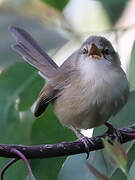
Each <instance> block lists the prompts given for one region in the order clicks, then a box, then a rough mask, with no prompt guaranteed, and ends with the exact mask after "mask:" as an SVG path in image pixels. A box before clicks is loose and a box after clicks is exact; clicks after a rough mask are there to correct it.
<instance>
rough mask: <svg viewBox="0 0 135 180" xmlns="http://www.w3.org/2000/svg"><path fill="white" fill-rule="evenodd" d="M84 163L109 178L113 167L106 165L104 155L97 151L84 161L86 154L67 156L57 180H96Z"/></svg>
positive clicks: (102, 152)
mask: <svg viewBox="0 0 135 180" xmlns="http://www.w3.org/2000/svg"><path fill="white" fill-rule="evenodd" d="M86 162H89V163H90V164H92V165H93V166H94V167H95V168H96V169H97V170H98V171H100V172H102V173H103V174H104V175H106V176H109V175H110V173H111V172H112V168H113V167H112V166H111V164H110V163H108V161H107V159H106V154H105V153H104V151H102V150H98V151H94V152H90V157H89V159H88V160H86V154H78V155H74V156H69V157H68V158H67V159H66V161H65V162H64V164H63V166H62V168H61V171H60V173H59V180H63V179H64V180H69V179H70V180H74V179H78V180H84V179H85V180H90V179H92V180H97V178H96V177H95V176H94V175H93V173H90V171H89V170H88V167H87V165H86ZM113 169H114V168H113Z"/></svg>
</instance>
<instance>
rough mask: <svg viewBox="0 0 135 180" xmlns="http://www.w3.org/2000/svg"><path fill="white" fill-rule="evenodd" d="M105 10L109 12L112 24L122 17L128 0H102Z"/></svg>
mask: <svg viewBox="0 0 135 180" xmlns="http://www.w3.org/2000/svg"><path fill="white" fill-rule="evenodd" d="M100 1H101V3H102V5H103V6H104V8H105V10H106V11H107V13H108V16H109V18H110V20H111V21H112V24H115V23H116V22H117V20H118V19H119V18H120V16H121V14H122V12H123V10H124V8H125V6H126V3H127V0H109V1H108V0H100Z"/></svg>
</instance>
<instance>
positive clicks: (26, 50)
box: [9, 27, 58, 78]
mask: <svg viewBox="0 0 135 180" xmlns="http://www.w3.org/2000/svg"><path fill="white" fill-rule="evenodd" d="M9 31H10V32H11V34H12V35H13V36H14V38H15V39H16V43H17V44H15V45H13V46H12V47H13V49H14V50H15V51H17V52H18V53H19V54H20V55H22V56H23V58H24V60H26V61H27V62H28V63H30V64H32V65H33V66H35V67H36V68H37V69H38V70H39V71H40V72H41V74H42V75H43V76H45V77H46V78H50V77H52V76H54V75H55V73H56V72H57V71H58V66H57V64H56V63H55V62H54V61H53V60H52V59H51V58H50V57H49V56H48V55H47V53H45V52H44V51H43V50H42V49H41V48H40V47H39V46H38V44H37V43H36V41H35V40H33V38H32V37H31V35H30V34H28V33H27V32H26V31H25V30H23V29H21V28H19V27H10V28H9Z"/></svg>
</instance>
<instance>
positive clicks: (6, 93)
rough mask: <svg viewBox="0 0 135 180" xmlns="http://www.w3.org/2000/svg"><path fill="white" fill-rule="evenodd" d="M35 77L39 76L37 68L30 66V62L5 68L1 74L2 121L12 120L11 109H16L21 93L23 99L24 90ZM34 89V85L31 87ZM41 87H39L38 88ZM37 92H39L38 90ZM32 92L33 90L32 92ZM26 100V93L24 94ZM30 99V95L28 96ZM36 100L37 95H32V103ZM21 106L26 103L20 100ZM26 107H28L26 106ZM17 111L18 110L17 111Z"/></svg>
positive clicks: (0, 105) (0, 103) (0, 113)
mask: <svg viewBox="0 0 135 180" xmlns="http://www.w3.org/2000/svg"><path fill="white" fill-rule="evenodd" d="M34 78H37V71H36V70H35V68H33V67H32V66H30V65H29V64H27V63H25V62H23V63H17V64H14V65H12V66H10V67H9V68H7V69H5V70H4V71H3V72H2V73H1V74H0V123H1V126H2V124H5V123H6V122H7V120H10V119H11V118H10V117H11V116H10V109H11V108H12V109H14V110H15V111H16V106H15V105H16V102H17V99H19V95H21V100H22V101H23V91H24V90H25V88H27V87H29V85H30V84H31V83H32V82H33V80H34ZM31 89H32V87H31ZM38 89H39V88H38ZM35 91H36V94H37V90H35ZM31 93H32V92H31ZM24 98H25V100H26V95H25V96H24ZM27 98H28V100H30V97H27ZM32 101H33V102H34V101H35V97H33V96H31V101H30V103H27V107H28V105H31V104H32ZM20 104H21V105H20V106H21V107H22V108H23V107H24V106H23V105H22V104H24V103H23V102H22V103H21V101H20ZM25 109H26V108H25ZM16 112H17V111H16Z"/></svg>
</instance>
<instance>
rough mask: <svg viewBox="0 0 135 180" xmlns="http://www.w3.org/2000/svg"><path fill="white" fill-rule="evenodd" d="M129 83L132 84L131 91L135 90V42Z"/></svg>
mask: <svg viewBox="0 0 135 180" xmlns="http://www.w3.org/2000/svg"><path fill="white" fill-rule="evenodd" d="M129 83H130V90H135V42H134V44H133V47H132V52H131V57H130V64H129Z"/></svg>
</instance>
